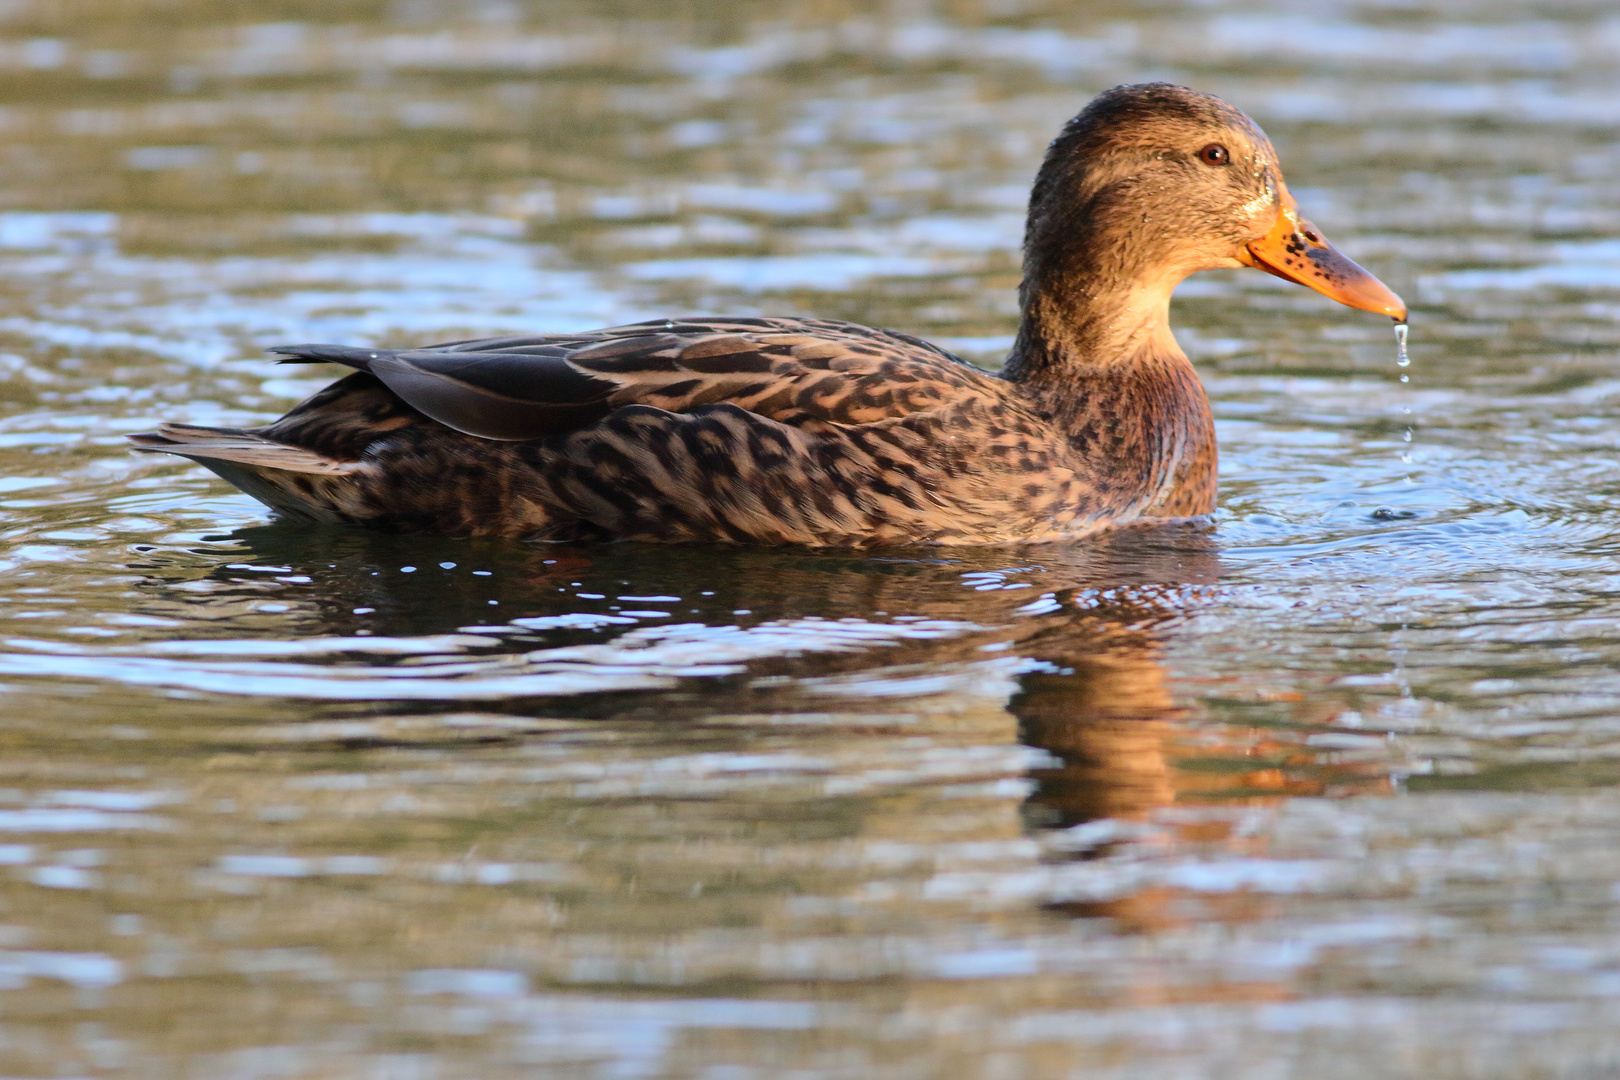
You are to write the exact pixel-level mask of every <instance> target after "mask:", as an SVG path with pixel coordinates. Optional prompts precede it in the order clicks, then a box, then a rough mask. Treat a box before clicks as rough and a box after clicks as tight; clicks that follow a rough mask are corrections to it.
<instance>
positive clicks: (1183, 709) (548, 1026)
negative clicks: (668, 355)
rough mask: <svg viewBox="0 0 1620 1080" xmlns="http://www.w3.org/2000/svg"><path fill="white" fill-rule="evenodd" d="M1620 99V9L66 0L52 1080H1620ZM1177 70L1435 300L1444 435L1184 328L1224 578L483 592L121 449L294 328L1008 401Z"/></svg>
mask: <svg viewBox="0 0 1620 1080" xmlns="http://www.w3.org/2000/svg"><path fill="white" fill-rule="evenodd" d="M1082 8H1083V10H1079V9H1082ZM1617 77H1620V18H1617V17H1616V16H1615V14H1614V13H1613V12H1612V10H1611V6H1610V5H1608V4H1605V3H1600V2H1597V0H1569V2H1563V3H1557V4H1551V5H1546V4H1544V5H1540V6H1538V7H1537V8H1536V10H1535V12H1534V13H1530V12H1529V11H1528V10H1527V9H1526V8H1524V6H1523V5H1510V4H1506V3H1497V2H1495V0H1478V2H1473V3H1467V4H1463V3H1450V2H1446V0H1416V2H1413V3H1406V4H1400V5H1388V4H1379V3H1337V4H1328V3H1312V2H1307V0H1300V2H1282V0H1278V2H1274V3H1267V2H1265V0H1198V2H1193V0H1185V2H1182V0H1164V2H1161V3H1154V4H1124V3H1103V4H1089V5H1072V4H1062V3H1056V2H1050V3H1049V2H1045V0H977V2H975V0H964V2H952V3H945V2H937V3H902V2H898V0H896V2H893V3H887V4H885V3H878V4H866V5H846V4H839V3H827V2H812V0H805V2H802V3H789V4H781V3H756V2H749V0H731V2H726V3H712V4H705V5H695V4H691V5H689V4H674V5H667V4H666V5H648V4H640V3H631V2H616V3H592V4H585V3H570V2H567V0H537V2H533V3H524V4H520V3H500V2H480V3H449V2H443V3H438V2H433V0H399V2H396V3H380V2H379V3H371V2H363V0H344V2H338V3H333V2H323V3H311V2H302V0H278V2H275V3H260V4H256V5H249V6H239V5H237V6H229V5H228V6H223V7H222V6H221V5H218V4H210V3H202V2H200V0H165V2H162V3H158V2H155V0H122V2H119V3H111V2H108V0H76V2H73V3H66V4H58V3H45V2H44V0H15V2H12V3H9V4H6V5H4V6H3V8H0V574H3V582H4V584H3V588H0V684H3V691H0V740H3V745H4V747H5V751H6V752H5V754H4V757H3V759H0V772H3V774H4V775H3V777H0V833H3V834H4V835H3V836H0V1074H5V1075H9V1076H18V1077H23V1076H26V1077H100V1076H135V1077H153V1078H159V1077H162V1078H169V1077H188V1078H190V1077H195V1078H198V1080H204V1078H206V1080H214V1078H222V1080H223V1078H231V1080H236V1078H243V1080H248V1078H253V1080H257V1078H261V1077H262V1078H270V1077H345V1078H368V1077H375V1078H379V1080H381V1078H389V1080H393V1078H409V1080H418V1078H421V1080H429V1078H435V1080H436V1078H441V1077H442V1078H460V1077H478V1078H492V1077H502V1076H524V1077H538V1076H556V1077H603V1078H620V1077H681V1078H687V1077H690V1078H699V1080H744V1078H771V1080H774V1078H777V1077H790V1076H791V1077H795V1078H799V1077H803V1078H809V1077H829V1078H843V1077H870V1076H884V1077H907V1078H909V1077H916V1078H932V1077H941V1078H947V1077H948V1078H952V1080H955V1078H963V1077H984V1078H986V1080H1037V1078H1046V1077H1067V1076H1085V1077H1088V1078H1107V1077H1119V1078H1121V1080H1125V1078H1130V1080H1141V1078H1158V1077H1164V1078H1167V1080H1168V1078H1172V1077H1174V1078H1183V1077H1221V1078H1224V1077H1233V1078H1236V1077H1243V1078H1246V1080H1247V1078H1272V1077H1277V1078H1281V1077H1309V1078H1311V1080H1334V1078H1339V1077H1343V1078H1357V1080H1360V1078H1365V1077H1371V1076H1412V1077H1424V1078H1448V1077H1502V1078H1512V1080H1519V1078H1523V1077H1530V1076H1560V1077H1588V1076H1589V1077H1597V1076H1606V1075H1612V1074H1613V1073H1614V1072H1616V1071H1620V1036H1617V1035H1616V1032H1617V1031H1620V944H1617V941H1620V938H1617V937H1616V930H1617V929H1620V825H1617V824H1616V823H1617V821H1620V794H1617V788H1616V786H1615V781H1616V780H1620V720H1617V717H1620V589H1617V583H1620V577H1617V574H1616V570H1615V567H1616V562H1615V555H1616V547H1617V544H1616V541H1615V540H1614V539H1613V537H1614V536H1615V535H1616V534H1617V531H1620V464H1617V460H1616V455H1615V453H1614V449H1613V447H1614V441H1615V440H1614V436H1613V434H1612V432H1613V430H1614V428H1615V424H1616V422H1617V420H1620V375H1617V369H1616V359H1617V352H1620V241H1616V240H1615V239H1614V237H1615V236H1616V235H1620V180H1617V179H1616V177H1620V149H1617V147H1620V137H1617V136H1620V130H1617V129H1620V110H1616V108H1615V104H1614V97H1613V87H1614V85H1615V80H1616V78H1617ZM1146 78H1169V79H1175V80H1178V81H1183V82H1186V83H1189V84H1192V85H1196V86H1199V87H1202V88H1206V89H1209V90H1212V91H1214V92H1217V93H1220V94H1222V95H1223V96H1225V97H1227V98H1228V99H1229V100H1231V101H1232V102H1234V103H1236V104H1238V105H1239V106H1241V107H1243V108H1245V109H1247V110H1248V111H1249V112H1251V113H1252V114H1253V115H1254V116H1255V117H1256V118H1257V119H1258V120H1259V121H1260V122H1261V124H1263V125H1264V126H1265V127H1266V129H1267V131H1268V132H1269V133H1270V134H1271V136H1272V137H1273V139H1274V141H1275V142H1276V143H1277V145H1278V148H1279V150H1280V152H1281V154H1282V158H1283V162H1284V165H1285V167H1286V169H1287V171H1288V177H1289V180H1290V182H1291V186H1292V188H1293V190H1294V192H1295V193H1296V195H1297V196H1298V198H1299V201H1300V203H1301V204H1302V207H1303V208H1304V209H1305V211H1306V213H1307V214H1309V215H1310V216H1311V217H1312V218H1313V220H1315V221H1316V223H1317V224H1319V225H1320V226H1321V227H1322V228H1323V229H1324V231H1326V232H1327V234H1328V235H1329V236H1331V237H1333V238H1335V240H1336V241H1337V242H1338V243H1339V244H1340V245H1341V246H1342V247H1343V248H1344V249H1345V250H1346V251H1347V252H1349V253H1350V254H1351V255H1352V256H1353V257H1355V258H1356V259H1358V260H1359V261H1361V262H1363V263H1364V264H1366V265H1368V266H1369V267H1371V268H1373V269H1374V270H1375V271H1376V272H1377V273H1378V274H1379V275H1380V276H1381V277H1382V278H1383V279H1384V280H1385V281H1387V282H1388V283H1389V284H1390V285H1391V286H1392V287H1394V288H1395V289H1396V290H1397V291H1399V292H1401V293H1402V294H1403V295H1404V296H1405V297H1406V298H1407V299H1408V300H1409V301H1410V302H1412V305H1413V326H1414V329H1413V338H1412V358H1413V363H1412V365H1411V366H1410V367H1409V368H1407V369H1404V373H1405V374H1408V375H1409V376H1410V381H1409V382H1406V383H1403V382H1402V381H1401V375H1402V374H1403V369H1400V368H1398V367H1397V366H1396V365H1395V362H1394V358H1395V354H1394V343H1393V341H1392V340H1391V337H1390V332H1389V327H1388V324H1387V322H1385V321H1384V320H1382V319H1378V318H1376V317H1373V316H1367V315H1364V314H1361V313H1356V312H1351V311H1348V310H1346V309H1342V308H1339V307H1336V306H1334V305H1332V304H1331V303H1329V302H1328V301H1326V300H1325V299H1323V298H1322V297H1319V296H1317V295H1315V294H1312V293H1309V292H1307V291H1305V290H1303V289H1300V288H1297V287H1292V286H1288V285H1286V284H1284V283H1282V282H1278V281H1276V280H1274V279H1271V278H1269V277H1266V276H1264V275H1261V274H1254V273H1248V272H1243V273H1237V272H1233V273H1220V274H1208V275H1203V276H1201V277H1200V278H1197V279H1195V280H1193V281H1191V282H1189V283H1188V284H1187V285H1186V286H1184V287H1183V288H1182V290H1181V291H1180V293H1179V294H1178V299H1177V301H1176V305H1175V318H1176V321H1177V326H1178V334H1179V337H1180V339H1181V341H1182V343H1183V345H1184V346H1185V347H1186V349H1187V351H1188V352H1189V354H1190V355H1192V356H1193V357H1194V359H1195V360H1197V361H1198V363H1199V366H1200V370H1201V373H1202V374H1203V377H1204V379H1205V382H1206V385H1207V386H1208V389H1209V392H1210V395H1211V398H1212V400H1213V403H1214V407H1215V412H1216V415H1217V423H1218V427H1219V431H1220V438H1221V444H1222V453H1223V457H1222V496H1221V510H1220V514H1219V517H1218V520H1217V522H1216V523H1215V526H1214V527H1213V528H1189V527H1179V526H1178V527H1167V528H1159V529H1141V530H1132V531H1128V532H1123V533H1120V534H1118V535H1114V536H1109V537H1104V538H1100V539H1095V540H1091V541H1087V542H1086V543H1084V544H1078V545H1054V546H1044V547H1029V548H1021V549H1020V548H1008V549H983V550H966V551H958V550H951V551H945V552H941V551H934V550H927V549H919V550H906V551H895V552H875V553H874V552H868V553H856V554H852V553H816V552H802V551H801V552H768V551H750V550H741V549H725V548H708V547H683V548H667V549H664V548H652V547H642V546H635V545H609V546H600V547H572V546H559V545H546V546H525V545H522V544H516V543H504V542H499V543H497V542H489V541H470V542H469V541H459V542H458V541H447V540H439V539H431V538H420V537H390V536H380V535H370V534H365V533H359V532H348V531H342V530H332V531H322V530H307V529H296V528H287V527H283V526H278V525H274V524H271V523H269V521H268V519H267V517H266V514H265V512H264V510H263V508H262V507H260V506H259V505H258V504H257V503H255V502H253V501H252V500H251V499H249V498H247V497H246V496H244V495H241V494H239V493H236V492H234V491H232V490H230V489H229V488H227V487H225V486H223V485H222V484H221V483H219V482H218V481H216V480H215V479H214V478H213V477H212V475H211V474H209V473H207V472H206V471H204V470H202V469H200V468H198V467H195V466H192V465H189V464H187V463H185V462H182V461H175V460H168V459H160V458H154V457H146V456H136V455H132V454H130V453H128V452H127V451H126V450H125V448H124V444H123V439H122V435H123V434H124V433H127V432H131V431H138V430H143V429H145V428H147V427H149V426H150V425H151V423H152V422H153V421H154V420H156V419H167V420H180V421H189V422H195V423H205V424H214V423H222V424H233V423H250V422H259V421H263V420H266V419H269V418H272V417H274V416H276V415H278V414H279V413H280V412H282V411H284V410H285V409H287V408H288V407H290V406H291V405H292V404H294V403H295V402H296V401H297V400H298V399H299V398H301V397H302V396H304V395H306V394H308V393H309V392H311V391H313V390H314V389H316V388H318V387H319V386H320V385H321V384H322V382H323V381H324V380H325V379H326V378H327V377H328V374H327V373H325V372H322V371H320V370H312V369H308V368H299V369H287V368H277V367H275V366H273V365H270V364H267V363H266V362H265V360H264V358H263V355H262V349H263V348H264V347H265V346H266V345H270V344H275V343H277V342H284V341H289V340H292V341H307V340H317V341H320V340H331V341H345V342H355V343H360V342H376V343H380V344H382V343H386V344H402V343H417V342H428V341H434V340H444V339H449V338H455V337H465V336H469V335H474V334H495V333H503V332H516V331H528V330H572V329H583V328H589V327H593V326H600V325H605V324H610V323H614V322H624V321H629V320H633V319H639V318H649V317H654V316H659V315H665V314H672V313H687V312H715V313H730V314H753V313H814V314H819V315H824V316H831V317H839V318H849V319H856V320H860V321H865V322H872V323H876V324H879V325H884V326H892V327H895V328H898V329H901V330H904V331H907V332H910V333H917V334H923V335H926V336H928V337H930V338H932V339H934V340H938V341H941V342H942V343H944V344H946V345H947V346H949V347H951V348H954V349H956V350H958V351H960V352H962V353H963V354H964V355H967V356H970V357H971V358H973V359H975V360H977V361H979V362H982V363H985V364H987V365H993V364H994V363H995V362H996V361H997V359H998V358H999V356H1000V355H1001V354H1002V353H1003V352H1004V351H1005V349H1006V347H1007V345H1008V343H1009V342H1010V340H1011V335H1012V333H1013V330H1014V325H1015V308H1014V301H1013V289H1014V286H1015V285H1016V280H1017V252H1016V247H1017V243H1018V239H1019V232H1020V228H1021V222H1022V205H1023V200H1024V196H1025V192H1026V186H1027V184H1028V181H1029V178H1030V176H1031V175H1032V173H1033V171H1034V167H1035V164H1036V162H1037V160H1038V158H1039V156H1040V153H1041V151H1042V149H1043V147H1044V146H1045V143H1046V141H1047V140H1048V139H1049V138H1050V137H1051V135H1052V134H1053V133H1054V132H1055V131H1056V129H1057V126H1058V125H1059V124H1060V123H1061V122H1062V121H1063V120H1064V119H1065V118H1067V117H1068V116H1070V115H1072V114H1073V113H1074V112H1075V111H1077V109H1078V108H1079V107H1080V106H1081V105H1082V104H1083V103H1084V101H1085V100H1086V99H1087V98H1089V97H1090V96H1091V95H1092V94H1094V93H1096V92H1098V91H1100V90H1102V89H1105V88H1107V87H1108V86H1111V85H1113V84H1115V83H1118V82H1123V81H1140V80H1142V79H1146ZM333 374H335V372H334V373H333Z"/></svg>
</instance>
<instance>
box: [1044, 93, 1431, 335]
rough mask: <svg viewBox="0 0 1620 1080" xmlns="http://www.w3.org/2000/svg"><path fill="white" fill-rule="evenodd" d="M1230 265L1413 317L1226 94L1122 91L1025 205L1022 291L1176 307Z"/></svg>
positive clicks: (1064, 140)
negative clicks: (1197, 278)
mask: <svg viewBox="0 0 1620 1080" xmlns="http://www.w3.org/2000/svg"><path fill="white" fill-rule="evenodd" d="M1235 266H1251V267H1254V268H1256V269H1260V270H1264V271H1266V272H1267V273H1270V274H1275V275H1276V276H1277V277H1280V278H1284V279H1285V280H1288V281H1293V282H1297V283H1299V284H1301V285H1304V286H1307V287H1308V288H1312V289H1315V290H1316V291H1317V292H1319V293H1322V294H1323V295H1325V296H1328V297H1331V298H1332V299H1334V300H1337V301H1339V303H1341V304H1347V305H1349V306H1350V307H1354V308H1360V309H1361V310H1363V311H1375V312H1378V313H1380V314H1383V315H1388V316H1390V317H1391V318H1393V319H1395V320H1397V321H1404V320H1405V319H1406V305H1405V303H1403V302H1402V300H1401V298H1400V297H1399V296H1396V295H1395V293H1393V292H1391V291H1390V290H1389V288H1387V287H1386V286H1385V285H1384V284H1383V283H1382V282H1381V281H1379V280H1378V279H1377V278H1375V277H1373V275H1371V274H1369V273H1368V272H1367V271H1365V270H1363V269H1362V268H1361V267H1359V266H1357V265H1356V264H1355V263H1354V262H1351V261H1350V259H1349V258H1347V257H1346V256H1344V255H1343V254H1341V253H1340V252H1339V251H1338V250H1337V249H1335V248H1334V247H1333V245H1332V244H1330V243H1328V242H1327V240H1326V238H1324V237H1323V235H1322V233H1321V232H1320V231H1319V230H1318V229H1316V227H1315V226H1313V225H1311V223H1310V222H1308V221H1306V220H1304V219H1303V218H1302V217H1301V216H1300V213H1299V209H1298V207H1297V206H1296V205H1295V203H1294V199H1293V196H1291V195H1290V194H1289V193H1288V187H1287V185H1286V184H1284V183H1283V177H1282V169H1281V167H1280V166H1279V165H1278V163H1277V152H1276V151H1275V150H1274V149H1273V148H1272V145H1271V140H1270V139H1268V138H1266V135H1265V133H1264V132H1263V131H1261V130H1260V128H1259V126H1258V125H1257V124H1255V122H1254V121H1253V120H1250V119H1249V118H1248V117H1247V116H1245V115H1244V114H1243V113H1241V112H1239V111H1238V110H1237V109H1234V108H1232V107H1231V106H1230V105H1228V104H1226V103H1225V102H1224V101H1221V100H1220V99H1219V98H1216V97H1213V96H1211V95H1209V94H1204V93H1200V92H1198V91H1196V90H1189V89H1187V88H1186V87H1182V86H1173V85H1170V84H1168V83H1146V84H1141V85H1136V86H1119V87H1115V88H1114V89H1113V90H1110V91H1108V92H1107V93H1105V94H1102V95H1101V96H1099V97H1098V98H1096V99H1095V100H1094V101H1092V102H1091V104H1090V105H1088V106H1087V107H1086V109H1085V111H1084V112H1082V113H1080V115H1079V116H1076V117H1075V118H1074V119H1073V120H1071V121H1069V123H1068V124H1067V125H1066V126H1065V127H1064V129H1063V131H1062V133H1061V134H1060V135H1059V136H1058V137H1057V138H1056V139H1055V140H1054V141H1053V142H1052V145H1051V148H1050V149H1049V150H1048V151H1047V155H1046V161H1045V163H1044V164H1043V165H1042V167H1041V171H1040V174H1039V176H1038V177H1037V178H1036V181H1035V188H1034V191H1033V193H1032V194H1031V197H1030V216H1029V230H1028V233H1027V235H1026V239H1025V268H1026V274H1025V278H1026V280H1025V288H1026V294H1028V292H1029V290H1031V289H1039V290H1043V291H1048V292H1053V291H1069V292H1072V293H1075V294H1076V295H1075V297H1074V299H1075V300H1076V301H1080V302H1084V299H1085V298H1087V297H1090V298H1094V303H1096V304H1097V305H1110V306H1112V307H1114V308H1118V307H1119V305H1120V304H1121V299H1120V297H1121V295H1122V294H1130V295H1134V296H1135V297H1137V298H1138V300H1137V302H1133V303H1131V304H1129V305H1127V306H1129V307H1133V308H1135V307H1139V306H1140V305H1143V304H1146V305H1153V304H1162V303H1168V300H1169V294H1170V291H1171V290H1173V289H1174V288H1175V286H1176V284H1177V283H1178V282H1180V281H1181V280H1182V279H1183V278H1185V277H1186V276H1187V275H1188V274H1191V273H1194V272H1196V271H1199V270H1210V269H1214V268H1217V267H1235ZM1028 298H1029V297H1028V296H1026V299H1028ZM1097 314H1099V313H1097V312H1093V313H1092V315H1093V316H1095V315H1097Z"/></svg>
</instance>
